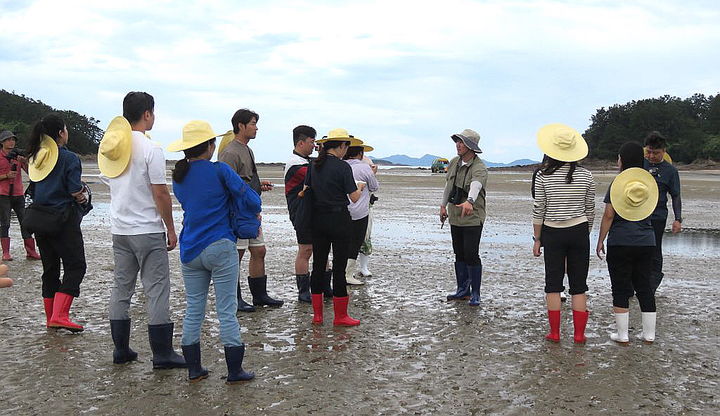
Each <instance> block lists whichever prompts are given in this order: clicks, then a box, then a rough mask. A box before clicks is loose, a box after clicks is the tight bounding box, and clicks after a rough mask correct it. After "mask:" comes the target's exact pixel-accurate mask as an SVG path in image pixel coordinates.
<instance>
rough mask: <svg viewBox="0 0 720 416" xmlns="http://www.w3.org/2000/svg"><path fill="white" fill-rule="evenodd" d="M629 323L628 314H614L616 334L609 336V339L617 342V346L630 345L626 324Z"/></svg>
mask: <svg viewBox="0 0 720 416" xmlns="http://www.w3.org/2000/svg"><path fill="white" fill-rule="evenodd" d="M629 321H630V312H625V313H616V314H615V326H616V327H617V332H614V333H612V334H610V339H611V340H613V341H615V342H617V343H618V344H622V345H627V344H629V343H630V339H629V338H628V323H629Z"/></svg>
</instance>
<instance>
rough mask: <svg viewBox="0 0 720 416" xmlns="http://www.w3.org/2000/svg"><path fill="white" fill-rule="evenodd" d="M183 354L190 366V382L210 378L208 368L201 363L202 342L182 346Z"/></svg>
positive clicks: (188, 366)
mask: <svg viewBox="0 0 720 416" xmlns="http://www.w3.org/2000/svg"><path fill="white" fill-rule="evenodd" d="M182 352H183V356H185V362H186V363H187V368H188V378H189V379H190V382H196V381H200V380H202V379H204V378H208V370H207V369H206V368H204V367H203V366H202V365H200V343H199V342H198V343H197V344H192V345H183V346H182Z"/></svg>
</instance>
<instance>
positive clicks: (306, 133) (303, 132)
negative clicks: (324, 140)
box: [293, 125, 317, 146]
mask: <svg viewBox="0 0 720 416" xmlns="http://www.w3.org/2000/svg"><path fill="white" fill-rule="evenodd" d="M311 137H312V138H313V139H314V138H315V137H317V131H315V129H314V128H312V127H310V126H305V125H300V126H297V127H295V128H294V129H293V146H297V144H298V143H299V142H301V141H303V140H305V139H307V138H311Z"/></svg>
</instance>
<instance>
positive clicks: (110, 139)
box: [98, 117, 132, 178]
mask: <svg viewBox="0 0 720 416" xmlns="http://www.w3.org/2000/svg"><path fill="white" fill-rule="evenodd" d="M130 156H132V127H130V122H128V121H127V119H126V118H125V117H115V118H114V119H112V121H111V122H110V125H109V126H108V128H107V130H105V134H104V135H103V138H102V140H100V146H99V147H98V167H99V168H100V173H102V174H103V175H105V176H107V177H108V178H115V177H118V176H120V175H121V174H122V173H123V172H125V169H127V166H128V164H129V163H130Z"/></svg>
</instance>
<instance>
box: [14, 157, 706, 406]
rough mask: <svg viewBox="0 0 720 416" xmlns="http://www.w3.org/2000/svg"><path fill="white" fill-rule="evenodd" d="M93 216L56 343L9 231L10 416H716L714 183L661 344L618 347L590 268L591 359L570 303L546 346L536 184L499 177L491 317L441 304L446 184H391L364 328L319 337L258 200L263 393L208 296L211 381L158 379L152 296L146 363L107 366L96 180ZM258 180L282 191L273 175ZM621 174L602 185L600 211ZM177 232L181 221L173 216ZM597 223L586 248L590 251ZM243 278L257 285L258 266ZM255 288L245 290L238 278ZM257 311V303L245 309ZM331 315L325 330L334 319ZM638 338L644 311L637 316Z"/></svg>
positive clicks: (663, 296)
mask: <svg viewBox="0 0 720 416" xmlns="http://www.w3.org/2000/svg"><path fill="white" fill-rule="evenodd" d="M85 171H86V173H87V174H88V177H87V178H86V180H87V181H89V182H96V183H95V184H93V189H94V200H95V206H96V209H95V210H94V211H93V212H92V213H91V215H90V216H88V217H87V218H86V219H85V222H84V223H83V224H84V235H85V244H86V252H87V260H88V273H87V275H86V277H85V281H84V282H83V285H82V287H81V290H82V293H81V296H80V297H79V298H78V299H76V301H75V304H74V305H73V310H72V312H71V314H72V315H71V316H73V317H74V318H75V319H77V320H78V321H80V322H81V323H83V324H85V325H86V326H85V328H86V330H85V332H83V333H80V334H69V333H66V332H61V331H55V330H47V329H45V326H44V313H43V309H42V299H41V297H40V286H41V285H40V274H41V272H42V266H41V264H40V263H39V262H30V261H26V260H25V259H24V253H23V252H22V247H21V246H20V244H19V242H20V241H21V240H20V236H19V230H18V227H17V225H16V224H14V225H13V226H12V228H11V236H12V237H13V248H12V253H13V255H14V257H15V260H14V261H12V262H9V265H10V275H11V277H13V278H14V279H15V286H14V287H12V288H10V289H4V290H2V291H0V351H2V354H3V360H2V361H3V364H2V369H3V375H4V377H3V379H2V382H0V385H1V386H2V387H0V389H1V390H0V391H2V399H1V400H0V414H13V415H20V414H22V415H25V414H90V415H92V414H168V415H175V414H177V415H198V414H208V415H223V414H232V415H234V414H248V413H251V412H252V413H253V414H333V415H334V414H387V415H392V414H401V413H407V414H457V415H482V414H507V415H525V414H538V415H546V414H555V415H565V414H567V415H572V414H615V413H618V412H631V413H632V414H647V415H658V414H698V415H700V414H712V413H717V412H718V409H719V408H720V389H719V388H718V381H719V380H720V378H719V376H718V373H719V371H720V360H719V359H718V357H719V356H720V354H719V352H720V348H719V347H718V340H720V323H719V321H720V299H719V298H718V287H719V286H720V284H719V283H720V277H718V272H717V270H718V268H719V267H718V266H720V235H718V232H717V231H714V232H713V231H708V230H718V229H720V214H719V213H718V210H717V206H718V204H719V203H720V180H719V179H720V176H718V175H717V174H714V173H686V172H682V173H681V175H682V177H681V179H682V180H683V192H684V194H683V202H684V206H685V210H684V217H685V218H686V221H685V224H684V226H685V227H688V228H689V229H692V230H691V232H687V233H685V234H680V235H677V236H671V235H667V236H666V239H665V240H664V241H665V246H666V249H665V251H666V256H665V273H666V275H665V281H664V282H663V285H662V286H661V288H660V290H659V291H658V298H657V305H658V329H657V340H656V342H655V344H653V345H643V344H642V343H640V342H637V341H635V342H632V343H631V344H630V346H629V347H620V346H617V345H615V344H614V343H613V342H611V341H610V340H609V338H608V334H609V333H610V332H611V330H612V329H613V327H614V320H613V315H612V311H611V296H610V283H609V278H608V275H607V268H606V264H605V263H604V262H602V261H600V260H598V259H597V258H596V257H594V256H593V257H592V260H591V265H590V277H589V279H588V280H589V281H588V286H589V287H590V292H589V295H590V298H589V309H590V311H591V315H590V322H589V324H588V331H587V335H588V343H587V344H586V345H584V346H576V345H573V344H572V320H571V312H570V305H569V304H564V305H563V317H562V329H561V337H562V342H561V343H560V344H549V343H547V342H546V341H545V340H544V335H545V333H546V329H547V328H546V318H545V309H544V301H543V263H542V260H540V259H536V258H534V257H532V255H531V248H532V245H531V244H532V242H531V239H530V237H531V232H532V231H531V225H530V218H531V217H530V212H531V205H532V203H531V200H530V196H529V191H528V188H529V180H527V179H528V177H529V175H528V174H527V173H522V174H516V173H508V172H503V173H497V172H492V173H491V176H490V178H491V179H490V183H489V185H488V188H489V190H488V212H489V219H488V221H487V223H486V227H485V230H484V234H483V238H482V241H481V257H482V259H483V264H484V274H483V288H482V305H481V306H480V307H479V308H471V307H469V306H468V305H467V304H466V303H465V302H455V303H447V302H444V301H443V300H444V298H445V295H446V294H447V293H449V292H451V291H452V290H453V289H454V277H453V275H452V261H453V256H452V251H451V248H450V231H449V227H447V226H446V227H445V228H444V229H442V230H441V229H440V225H439V222H438V220H437V211H438V208H437V205H438V201H439V198H440V193H441V189H442V184H443V181H444V176H443V175H431V174H430V173H429V172H428V171H418V170H409V169H408V170H381V172H380V181H381V186H382V189H381V191H380V192H379V193H378V196H379V197H380V200H379V201H378V203H377V204H376V207H375V208H374V209H375V227H374V230H373V234H374V237H373V246H374V250H375V252H374V254H373V255H372V257H371V263H370V269H371V270H372V272H373V274H374V275H373V277H370V278H368V279H367V284H366V285H365V286H362V287H359V288H352V289H351V290H350V293H351V297H352V300H351V307H350V310H351V314H352V315H353V316H354V317H356V318H359V319H361V320H362V324H361V325H360V326H358V327H354V328H334V327H333V326H332V325H331V319H332V313H331V311H330V312H328V310H327V308H330V309H331V304H330V303H326V319H325V324H324V325H323V326H319V327H314V326H312V325H311V323H310V321H311V314H312V312H311V307H310V306H309V305H306V304H299V303H298V302H297V293H296V289H295V278H294V275H293V269H292V267H293V261H294V256H295V249H296V245H295V240H294V238H295V237H294V233H293V232H292V228H291V225H290V223H289V220H288V218H287V212H286V209H285V200H284V196H283V193H282V186H277V187H276V188H275V190H274V191H272V192H270V193H267V194H265V195H264V196H263V203H264V216H263V220H264V231H265V238H266V241H267V242H268V254H267V258H266V268H267V274H268V276H269V280H268V286H269V291H270V292H271V293H272V294H275V295H277V296H278V297H280V298H281V299H284V300H285V305H284V306H283V307H282V308H279V309H263V310H259V311H257V312H255V313H251V314H239V315H238V319H239V321H240V324H241V327H242V331H243V333H242V336H243V340H244V341H245V343H246V344H247V346H248V350H247V353H246V359H245V364H244V367H245V368H246V369H249V370H253V371H255V372H256V373H257V378H256V379H255V380H253V381H251V382H248V383H245V384H242V385H235V386H226V385H225V384H224V380H223V379H222V377H223V376H225V375H226V368H225V361H224V356H223V353H222V345H221V344H220V342H219V333H218V329H219V326H218V321H217V315H216V314H215V312H214V303H213V302H212V298H213V296H212V295H211V299H210V302H209V304H208V310H209V313H208V318H207V320H206V322H205V325H204V326H203V338H202V354H203V363H204V365H205V366H206V367H207V368H208V369H209V370H210V371H211V374H210V378H209V379H207V380H204V381H202V382H200V383H197V384H189V383H188V382H187V373H186V371H185V370H160V371H153V370H152V364H151V362H150V358H151V353H150V348H149V345H148V341H147V327H146V325H147V321H146V316H145V312H144V308H145V298H144V296H143V293H142V287H141V286H140V285H138V291H137V294H136V297H135V298H134V303H133V306H132V310H131V316H132V319H133V321H132V336H131V346H132V347H133V348H134V349H135V350H136V351H137V352H138V354H139V357H140V358H139V361H138V362H134V363H131V364H127V365H120V366H118V365H113V364H112V341H111V338H110V329H109V323H108V321H107V302H108V299H109V294H110V288H111V285H112V270H113V263H112V248H111V243H110V234H109V227H108V225H107V221H106V219H105V215H106V213H107V202H108V196H107V189H106V188H104V186H103V185H101V184H99V183H97V180H96V178H95V177H93V176H92V175H93V174H94V173H95V174H96V173H97V170H96V169H95V170H93V168H92V166H86V167H85ZM261 175H262V177H263V179H271V180H273V181H274V182H275V183H276V184H281V183H282V178H281V177H282V171H281V169H278V168H264V169H261ZM612 176H613V175H612V174H610V173H608V174H605V175H603V174H597V175H596V179H597V180H598V182H599V185H598V205H597V206H598V212H601V209H602V204H601V199H602V195H604V191H605V189H606V188H607V186H608V184H609V182H610V180H611V179H612ZM175 215H176V220H177V224H178V225H179V222H180V221H181V218H182V213H181V212H180V210H179V207H177V208H176V213H175ZM596 233H597V224H596V226H595V233H594V235H593V241H592V243H591V246H592V247H594V245H595V242H596V241H595V240H594V239H595V235H596ZM178 254H179V253H178V251H177V250H176V251H174V252H172V253H171V254H170V259H171V272H172V282H173V286H172V294H171V308H172V317H173V320H174V321H175V325H176V326H175V334H176V336H175V346H176V348H177V350H179V345H180V334H181V331H182V317H183V313H184V291H183V285H182V279H181V275H180V267H179V265H180V264H179V260H178ZM241 268H242V270H243V272H242V275H243V276H245V275H246V273H247V259H245V260H244V261H243V265H242V267H241ZM241 280H242V282H243V288H244V289H245V292H246V293H248V290H247V282H246V280H245V279H244V278H243V279H241ZM248 298H249V293H248V296H246V300H247V299H248ZM328 315H329V316H328ZM630 323H631V337H632V336H634V335H636V334H638V333H639V332H640V311H639V308H638V305H637V302H634V301H633V302H631V318H630Z"/></svg>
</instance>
